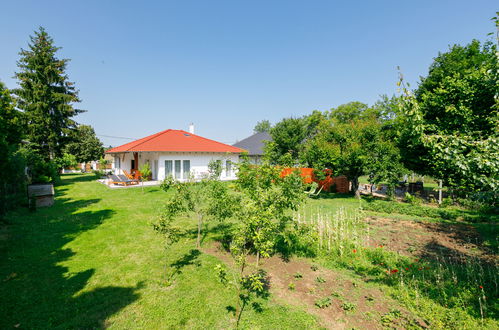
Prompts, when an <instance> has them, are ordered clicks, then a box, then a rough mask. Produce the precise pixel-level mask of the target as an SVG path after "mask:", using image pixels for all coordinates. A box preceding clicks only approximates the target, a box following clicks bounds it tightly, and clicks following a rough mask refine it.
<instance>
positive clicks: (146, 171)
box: [139, 163, 152, 192]
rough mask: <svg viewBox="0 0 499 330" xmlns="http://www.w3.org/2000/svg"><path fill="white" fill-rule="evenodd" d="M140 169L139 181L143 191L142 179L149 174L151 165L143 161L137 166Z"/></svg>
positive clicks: (146, 177)
mask: <svg viewBox="0 0 499 330" xmlns="http://www.w3.org/2000/svg"><path fill="white" fill-rule="evenodd" d="M139 171H140V181H142V192H144V181H145V180H147V179H148V178H149V177H150V176H151V173H152V172H151V166H150V165H149V163H144V164H142V166H140V168H139Z"/></svg>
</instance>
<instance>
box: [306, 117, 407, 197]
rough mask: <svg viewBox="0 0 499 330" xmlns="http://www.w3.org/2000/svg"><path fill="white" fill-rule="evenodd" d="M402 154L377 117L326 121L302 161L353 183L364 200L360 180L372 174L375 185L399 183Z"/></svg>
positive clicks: (354, 189) (357, 194)
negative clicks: (342, 176) (327, 169)
mask: <svg viewBox="0 0 499 330" xmlns="http://www.w3.org/2000/svg"><path fill="white" fill-rule="evenodd" d="M398 154H399V152H398V149H397V148H396V147H395V145H394V144H393V142H391V141H390V140H389V139H388V138H387V137H386V136H385V133H384V132H383V130H382V125H381V123H379V122H378V120H376V119H375V118H370V119H359V118H357V119H353V120H351V121H350V122H348V123H343V122H338V121H337V120H336V119H334V118H333V119H330V120H324V121H323V122H322V123H321V124H320V126H319V129H318V134H317V135H316V136H315V137H314V138H313V139H311V140H309V141H307V143H306V144H305V148H304V152H303V156H302V159H303V160H304V161H305V162H306V163H307V164H308V165H309V166H311V167H313V168H315V169H324V168H329V169H331V170H333V173H334V174H335V175H340V174H343V175H345V176H346V177H347V178H348V180H349V181H351V182H352V190H353V191H354V192H355V194H356V196H357V197H360V192H359V190H358V187H359V177H360V176H362V175H366V174H369V175H370V176H371V181H372V183H376V182H380V181H381V180H386V179H389V181H390V182H396V181H397V180H398V178H399V174H400V172H401V171H402V167H401V166H400V163H399V156H398Z"/></svg>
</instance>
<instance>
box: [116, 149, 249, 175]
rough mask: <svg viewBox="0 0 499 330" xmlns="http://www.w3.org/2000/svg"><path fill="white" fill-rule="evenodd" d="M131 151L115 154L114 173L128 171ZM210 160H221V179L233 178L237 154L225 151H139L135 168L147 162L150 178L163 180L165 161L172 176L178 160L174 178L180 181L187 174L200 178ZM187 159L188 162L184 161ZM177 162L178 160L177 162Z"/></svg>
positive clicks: (237, 159) (206, 170)
mask: <svg viewBox="0 0 499 330" xmlns="http://www.w3.org/2000/svg"><path fill="white" fill-rule="evenodd" d="M132 159H134V157H133V153H131V152H130V153H121V154H115V160H114V162H113V172H114V173H115V174H123V170H126V171H127V172H128V173H130V170H131V165H132ZM212 160H220V161H222V168H223V171H222V175H221V177H220V179H221V180H224V181H228V180H235V179H237V177H236V171H235V166H234V164H237V163H238V161H239V155H238V154H226V153H208V152H139V164H138V166H137V168H140V166H141V165H143V164H144V163H146V162H148V163H149V165H150V166H151V171H152V178H153V180H160V181H161V180H164V179H165V177H166V176H167V174H166V163H167V161H171V163H170V164H171V166H172V170H171V172H170V173H169V174H171V175H172V176H173V177H174V178H175V177H176V174H175V164H176V162H175V161H180V175H177V177H176V179H178V180H180V181H185V180H187V179H189V178H188V176H189V175H190V176H192V177H193V178H194V179H201V178H202V177H203V176H204V175H207V174H208V164H209V163H210V161H212ZM184 161H189V162H184ZM227 161H229V163H230V164H232V165H229V167H230V171H229V172H228V171H227ZM177 164H178V162H177ZM187 164H189V165H190V166H189V167H190V169H189V174H187V173H185V171H184V170H187V168H184V167H186V165H187Z"/></svg>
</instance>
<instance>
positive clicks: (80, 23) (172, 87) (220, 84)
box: [0, 0, 499, 146]
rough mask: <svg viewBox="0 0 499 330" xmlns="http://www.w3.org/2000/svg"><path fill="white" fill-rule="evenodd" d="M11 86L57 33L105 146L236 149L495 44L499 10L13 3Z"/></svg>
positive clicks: (5, 39)
mask: <svg viewBox="0 0 499 330" xmlns="http://www.w3.org/2000/svg"><path fill="white" fill-rule="evenodd" d="M0 8H1V12H0V31H2V33H1V34H0V45H2V46H1V51H0V80H2V81H3V82H5V83H6V84H7V86H8V87H9V88H14V87H16V82H15V80H14V79H12V76H13V75H14V72H15V71H16V70H17V67H16V61H17V59H18V52H19V50H20V48H26V46H27V42H28V40H29V35H30V34H33V31H34V30H35V29H37V27H38V26H40V25H41V26H44V27H45V28H46V29H47V32H48V33H49V34H50V35H51V36H52V37H53V38H54V40H55V44H56V45H57V46H60V47H63V49H61V50H60V52H59V56H60V57H64V58H70V59H71V62H70V63H69V67H68V74H69V78H70V80H71V81H74V82H75V83H76V86H77V88H79V90H80V98H81V99H82V100H83V102H82V103H80V104H79V105H78V106H79V108H82V109H86V110H88V112H86V113H84V114H82V115H79V116H78V118H77V121H78V122H81V123H85V124H90V125H92V126H93V127H94V128H95V131H96V132H97V134H99V137H100V138H101V140H103V142H104V143H105V145H113V146H116V145H120V144H123V143H126V142H128V140H123V139H116V138H108V137H104V136H103V135H108V136H119V137H131V138H140V137H143V136H146V135H149V134H153V133H156V132H158V131H161V130H164V129H167V128H174V129H185V130H187V128H188V124H189V123H190V122H194V124H195V126H196V133H197V134H199V135H202V136H205V137H208V138H212V139H216V140H218V141H221V142H225V143H234V142H235V141H236V140H241V139H243V138H245V137H247V136H248V135H250V134H251V133H252V129H253V127H254V125H255V123H256V122H257V121H259V120H261V119H268V120H270V121H271V122H273V123H275V122H277V121H279V120H280V119H281V118H283V117H289V116H302V115H305V114H308V113H310V112H311V111H312V110H314V109H318V110H327V109H330V108H331V107H335V106H338V105H340V104H343V103H346V102H349V101H354V100H357V101H362V102H365V103H368V104H372V103H374V102H375V101H376V100H377V98H378V96H379V95H380V94H393V93H395V92H396V82H397V70H396V67H397V66H400V67H401V69H402V71H403V73H404V75H405V77H406V78H407V80H408V81H410V82H412V83H413V85H414V83H415V82H417V80H418V77H419V76H421V75H425V74H426V73H427V70H428V66H429V65H430V64H431V62H432V58H433V57H435V56H436V55H437V54H438V52H439V51H445V50H446V49H448V46H449V45H451V44H455V43H461V44H464V43H468V42H469V41H471V40H472V39H473V38H476V39H479V40H486V39H487V33H489V32H492V31H493V30H494V26H493V23H492V22H491V21H490V18H491V17H492V16H494V13H495V12H496V11H497V10H499V6H498V4H497V1H485V0H474V1H469V0H468V1H457V0H454V1H435V0H433V1H426V0H424V1H400V0H399V1H382V0H380V1H270V0H266V1H256V0H252V1H237V0H232V1H216V0H210V1H201V0H199V1H189V0H182V1H180V0H179V1H104V0H100V1H67V0H66V1H50V0H47V1H22V0H16V1H2V3H1V6H0Z"/></svg>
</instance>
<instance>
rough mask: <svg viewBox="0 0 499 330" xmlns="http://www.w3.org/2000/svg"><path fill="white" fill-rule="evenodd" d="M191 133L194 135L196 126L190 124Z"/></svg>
mask: <svg viewBox="0 0 499 330" xmlns="http://www.w3.org/2000/svg"><path fill="white" fill-rule="evenodd" d="M189 133H191V134H194V124H193V123H190V124H189Z"/></svg>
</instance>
